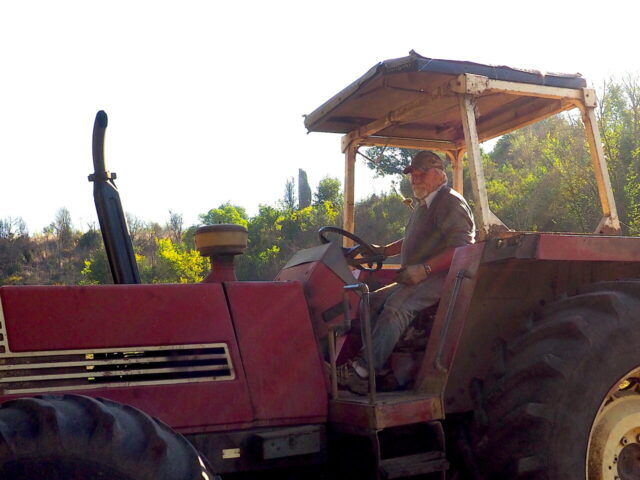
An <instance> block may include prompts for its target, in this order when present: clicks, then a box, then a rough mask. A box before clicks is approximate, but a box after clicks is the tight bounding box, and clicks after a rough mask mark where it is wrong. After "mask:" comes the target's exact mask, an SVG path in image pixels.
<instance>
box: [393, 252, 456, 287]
mask: <svg viewBox="0 0 640 480" xmlns="http://www.w3.org/2000/svg"><path fill="white" fill-rule="evenodd" d="M455 251H456V249H455V247H449V248H447V249H446V250H444V251H442V252H440V253H439V254H437V255H434V256H433V257H431V258H428V259H427V260H426V262H424V263H418V264H415V265H407V266H406V267H404V268H401V269H400V270H398V274H397V276H396V282H398V283H404V284H406V285H415V284H416V283H420V282H422V281H423V280H425V279H426V278H427V277H428V276H429V275H430V274H432V273H436V272H442V271H444V270H448V269H449V267H450V266H451V261H452V260H453V253H454V252H455Z"/></svg>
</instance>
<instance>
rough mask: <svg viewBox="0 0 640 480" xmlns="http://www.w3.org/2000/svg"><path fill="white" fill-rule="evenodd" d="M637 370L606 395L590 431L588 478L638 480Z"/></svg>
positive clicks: (639, 385)
mask: <svg viewBox="0 0 640 480" xmlns="http://www.w3.org/2000/svg"><path fill="white" fill-rule="evenodd" d="M639 382H640V369H636V370H634V371H632V372H629V373H628V374H627V375H625V377H624V378H622V379H621V380H620V382H619V383H618V384H617V385H616V386H615V387H614V388H613V389H612V390H611V391H610V392H609V395H607V398H606V399H605V401H604V402H603V404H602V407H601V408H600V410H599V411H598V414H597V415H596V418H595V420H594V422H593V427H592V429H591V436H590V438H589V450H588V463H587V469H588V474H589V476H588V478H589V479H610V480H633V479H640V383H639Z"/></svg>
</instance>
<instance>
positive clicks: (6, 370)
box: [0, 343, 235, 395]
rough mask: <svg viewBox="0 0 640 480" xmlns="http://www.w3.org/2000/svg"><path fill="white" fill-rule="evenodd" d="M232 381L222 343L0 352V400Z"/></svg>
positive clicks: (230, 364) (231, 372)
mask: <svg viewBox="0 0 640 480" xmlns="http://www.w3.org/2000/svg"><path fill="white" fill-rule="evenodd" d="M234 378H235V373H234V370H233V365H232V363H231V357H230V356H229V350H228V347H227V345H226V344H224V343H215V344H201V345H172V346H158V347H127V348H126V349H96V350H91V351H79V350H73V351H65V352H32V353H20V354H18V353H7V352H5V353H0V391H1V392H2V394H4V395H10V394H15V393H36V392H45V391H64V390H80V389H92V388H103V387H107V386H109V387H117V386H130V385H140V384H146V385H149V384H151V385H159V384H169V383H185V382H190V383H191V382H208V381H221V380H233V379H234Z"/></svg>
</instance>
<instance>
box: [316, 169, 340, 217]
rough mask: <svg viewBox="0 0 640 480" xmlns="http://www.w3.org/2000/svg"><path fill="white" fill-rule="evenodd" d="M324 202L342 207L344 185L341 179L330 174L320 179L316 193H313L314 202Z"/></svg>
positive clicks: (317, 203) (318, 203)
mask: <svg viewBox="0 0 640 480" xmlns="http://www.w3.org/2000/svg"><path fill="white" fill-rule="evenodd" d="M323 202H331V204H332V205H333V206H334V207H336V208H338V209H340V208H342V185H341V183H340V180H338V179H337V178H335V177H328V176H327V177H324V178H323V179H322V180H320V183H318V188H317V190H316V193H314V194H313V204H314V205H320V204H321V203H323Z"/></svg>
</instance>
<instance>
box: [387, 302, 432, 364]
mask: <svg viewBox="0 0 640 480" xmlns="http://www.w3.org/2000/svg"><path fill="white" fill-rule="evenodd" d="M438 304H439V302H436V303H435V304H433V305H431V306H430V307H427V308H425V309H424V310H421V311H420V312H418V314H417V315H416V317H415V318H414V319H413V321H412V322H411V324H410V325H409V326H408V327H407V329H406V330H405V332H404V333H403V334H402V337H400V340H399V341H398V343H397V344H396V347H395V349H394V352H423V351H424V349H425V348H426V346H427V341H428V340H429V335H431V329H432V328H433V322H434V321H435V318H436V312H437V311H438Z"/></svg>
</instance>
